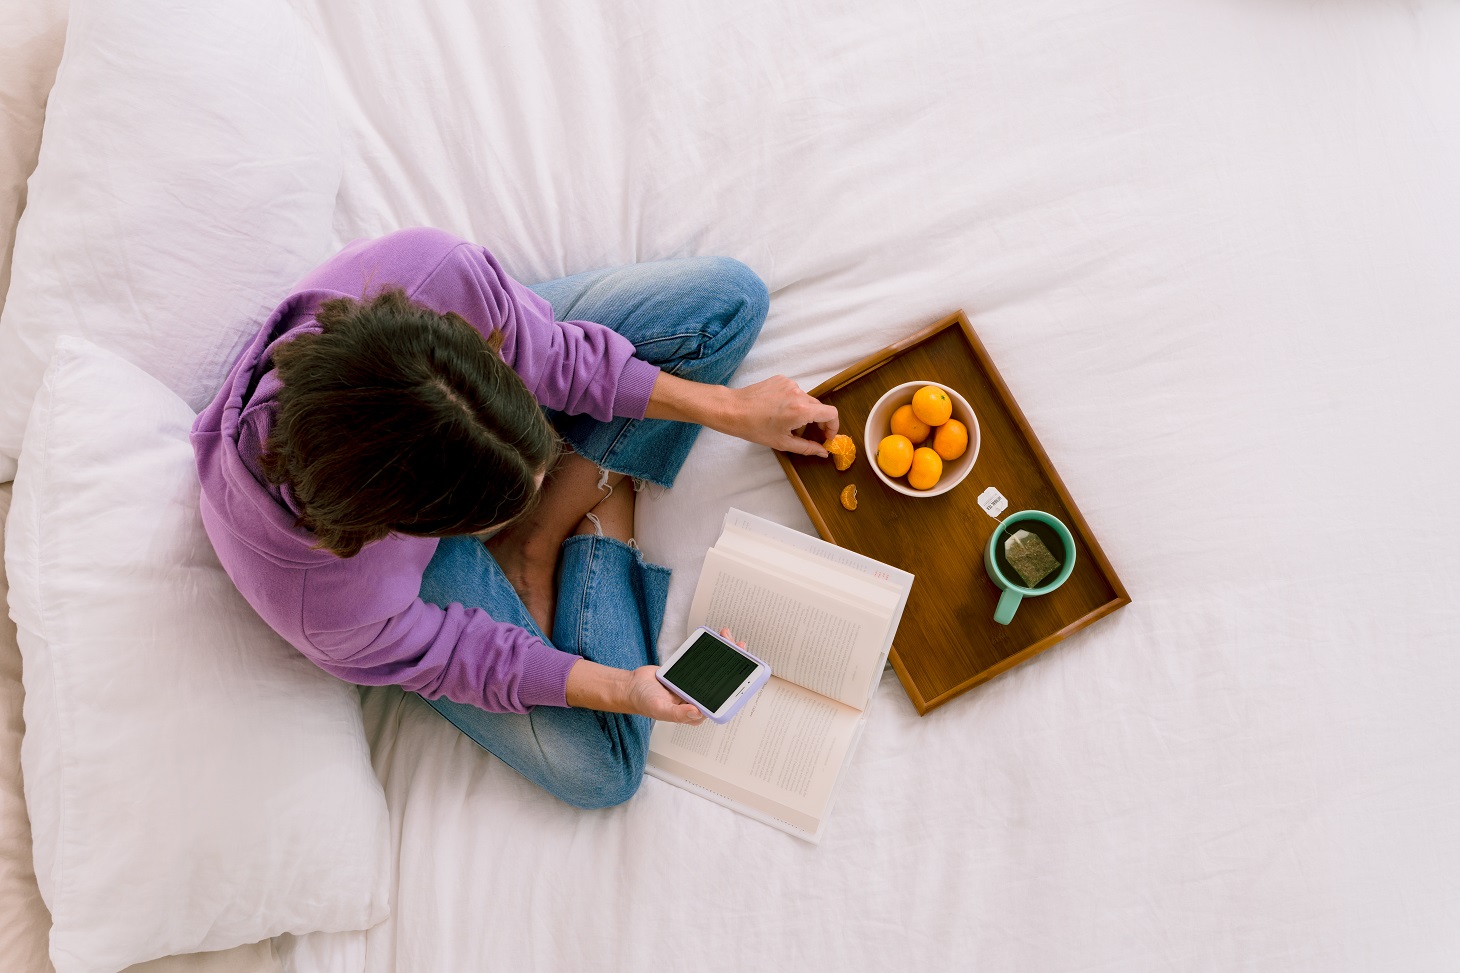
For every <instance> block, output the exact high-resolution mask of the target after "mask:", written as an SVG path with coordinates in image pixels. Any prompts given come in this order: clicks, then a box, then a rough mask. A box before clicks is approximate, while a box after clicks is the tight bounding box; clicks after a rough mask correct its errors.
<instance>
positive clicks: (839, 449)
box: [826, 435, 857, 470]
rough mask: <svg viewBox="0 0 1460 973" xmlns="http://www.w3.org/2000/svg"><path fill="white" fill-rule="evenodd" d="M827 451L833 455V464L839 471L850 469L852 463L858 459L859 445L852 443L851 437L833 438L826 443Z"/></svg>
mask: <svg viewBox="0 0 1460 973" xmlns="http://www.w3.org/2000/svg"><path fill="white" fill-rule="evenodd" d="M826 451H827V452H828V453H830V454H831V458H832V462H834V463H835V464H836V468H837V469H839V470H845V469H849V468H850V467H851V465H852V461H853V460H855V459H856V458H857V444H856V443H854V442H852V437H851V436H843V435H836V436H832V437H831V438H830V439H829V440H827V442H826Z"/></svg>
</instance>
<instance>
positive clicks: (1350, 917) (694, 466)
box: [291, 0, 1460, 973]
mask: <svg viewBox="0 0 1460 973" xmlns="http://www.w3.org/2000/svg"><path fill="white" fill-rule="evenodd" d="M304 9H305V11H306V14H307V16H308V17H309V18H310V20H311V22H312V23H313V25H314V27H315V30H316V31H317V33H318V35H319V37H320V40H321V43H322V45H323V47H324V49H325V52H326V55H325V56H326V62H327V66H328V69H329V71H330V73H331V76H332V78H333V82H334V93H335V95H336V97H337V98H338V99H339V101H340V104H341V105H342V109H343V114H344V117H345V120H346V121H345V127H346V131H347V135H346V140H347V160H346V168H345V175H344V180H343V184H342V189H341V194H340V204H339V208H338V210H337V214H336V220H335V224H336V235H337V240H338V242H343V241H345V240H347V239H349V238H351V237H354V236H358V235H364V234H374V233H378V232H381V231H384V230H388V229H391V228H393V227H396V226H401V225H407V224H412V223H430V224H436V225H440V226H445V227H447V228H450V229H452V230H455V231H458V232H461V233H464V234H466V235H468V236H471V237H474V238H475V239H477V240H480V241H482V242H483V243H485V244H487V245H489V246H491V247H492V248H493V249H494V250H495V251H496V252H497V253H498V254H499V255H500V256H501V257H502V258H503V260H504V262H505V264H506V265H507V267H508V268H509V270H511V271H512V272H513V273H515V274H517V275H518V276H520V277H522V278H525V279H528V280H532V279H537V278H545V277H551V276H557V275H561V274H565V273H570V272H575V271H579V270H584V269H588V268H591V267H594V266H599V265H603V264H616V263H623V262H628V261H635V260H653V259H658V258H663V257H671V256H678V255H682V254H689V253H724V254H729V255H731V256H735V257H738V258H740V259H741V260H744V261H746V262H747V263H748V264H750V265H751V266H752V267H753V268H755V269H756V270H757V271H758V272H759V273H760V274H761V275H762V276H763V277H764V278H765V279H766V281H767V283H768V284H769V286H770V288H771V291H772V304H771V315H770V319H769V322H768V324H767V326H766V329H765V332H764V336H763V338H762V340H761V342H760V343H759V344H758V345H757V347H756V348H755V349H754V351H752V353H751V355H750V357H749V359H748V360H747V362H746V365H745V367H744V368H743V369H742V371H741V373H740V374H739V375H738V376H737V382H739V383H748V382H752V381H755V380H757V379H760V378H763V377H765V376H767V375H771V374H774V373H776V372H786V373H789V374H791V375H792V376H793V377H795V378H796V379H798V380H799V381H801V382H802V383H803V385H805V386H808V387H809V386H810V385H812V384H814V383H816V382H818V381H820V380H821V379H823V378H825V377H827V376H828V375H830V374H832V373H833V372H835V371H838V370H840V369H841V368H842V367H844V366H845V365H847V364H849V363H850V362H852V361H854V360H856V359H857V358H859V357H861V356H863V355H865V354H868V353H870V352H871V351H873V350H875V349H876V348H878V347H880V346H882V345H884V344H887V343H889V342H890V341H892V340H894V339H896V338H898V337H901V336H903V335H906V334H908V333H910V332H911V331H912V330H914V329H916V328H918V327H921V326H922V325H924V324H926V323H929V322H931V321H932V320H934V319H935V318H937V317H939V316H941V315H943V314H944V313H946V312H947V311H949V310H950V309H952V308H956V307H963V308H966V309H967V310H968V312H969V314H970V316H971V318H972V320H973V323H974V326H975V328H976V329H977V330H978V332H979V334H980V336H981V337H982V338H983V340H984V342H985V343H986V344H987V346H988V348H989V350H990V352H991V353H992V355H993V356H994V359H995V361H996V362H997V364H998V365H999V367H1000V369H1001V370H1002V372H1003V375H1004V377H1005V378H1006V380H1007V381H1008V383H1009V385H1010V387H1011V389H1012V390H1013V393H1014V395H1015V396H1016V397H1017V398H1018V400H1019V402H1020V404H1021V405H1022V406H1023V408H1024V410H1025V412H1026V413H1027V414H1028V416H1029V419H1030V421H1031V422H1032V424H1033V426H1034V428H1035V430H1036V432H1037V433H1038V435H1039V436H1040V438H1041V440H1042V442H1043V443H1044V445H1045V447H1046V448H1047V450H1048V452H1049V454H1050V456H1051V458H1052V459H1053V461H1054V463H1055V465H1056V467H1057V468H1058V469H1059V471H1060V473H1061V474H1062V476H1063V477H1064V479H1065V481H1066V483H1067V484H1068V486H1069V488H1070V491H1071V493H1072V494H1073V495H1074V497H1075V500H1076V502H1077V503H1078V504H1079V506H1080V508H1081V509H1082V511H1083V512H1084V513H1085V515H1086V517H1087V518H1088V519H1089V522H1090V524H1091V526H1092V528H1093V529H1094V531H1095V532H1096V533H1097V535H1098V536H1099V537H1100V539H1101V542H1102V544H1103V545H1104V547H1105V550H1106V551H1107V553H1108V554H1109V556H1110V559H1111V561H1112V562H1113V563H1114V565H1115V566H1116V568H1117V570H1118V571H1119V572H1120V574H1121V576H1122V578H1123V580H1124V581H1125V582H1126V584H1127V585H1128V587H1129V589H1130V591H1131V594H1132V596H1133V597H1134V603H1133V604H1132V605H1131V606H1130V607H1128V608H1126V609H1124V610H1122V611H1120V612H1118V613H1117V614H1115V615H1114V616H1112V617H1110V618H1108V619H1106V620H1104V621H1101V622H1099V623H1097V624H1096V625H1095V626H1093V627H1092V628H1090V629H1088V630H1086V631H1085V632H1083V633H1081V634H1079V635H1078V636H1076V637H1074V638H1072V639H1070V640H1069V641H1067V642H1066V643H1064V644H1062V645H1060V646H1059V647H1057V648H1055V649H1054V650H1052V651H1050V652H1048V653H1046V654H1044V655H1042V656H1040V657H1038V658H1037V659H1035V660H1034V661H1032V662H1031V663H1029V664H1027V665H1025V666H1023V667H1021V668H1019V669H1017V670H1015V671H1013V672H1011V673H1009V674H1007V675H1005V676H1002V677H1000V678H999V679H997V680H995V681H993V682H991V683H989V684H987V685H986V686H984V687H982V688H980V689H978V690H976V691H974V692H972V693H970V694H968V695H967V696H965V697H963V698H960V699H958V700H956V701H955V702H953V703H951V704H949V705H948V706H946V707H944V708H942V709H940V710H938V711H936V712H934V713H933V714H931V715H929V716H928V717H926V718H921V719H920V718H919V717H918V716H917V715H916V714H915V712H914V710H913V708H912V706H911V705H910V704H909V703H908V702H907V700H906V698H905V696H904V695H903V692H902V689H901V687H900V686H899V685H898V683H897V682H896V680H895V679H894V678H893V677H892V676H891V674H888V676H887V677H886V678H885V679H884V682H883V686H882V690H881V693H880V695H879V696H878V698H877V700H876V702H875V704H874V710H873V713H872V717H871V720H870V723H869V726H868V729H867V732H866V735H865V737H864V738H863V741H862V744H861V748H860V750H859V752H858V754H857V756H856V759H855V762H854V764H853V766H852V767H851V770H850V773H849V775H848V778H847V781H846V784H845V787H844V790H843V792H842V793H841V795H840V797H839V799H838V804H837V806H836V808H835V810H834V811H833V813H832V817H831V820H830V823H829V825H828V827H827V830H826V837H825V839H824V841H823V843H822V845H821V846H820V847H819V848H812V847H810V846H807V845H805V844H802V843H800V842H797V841H795V840H794V839H791V838H788V837H786V836H785V835H782V834H779V833H777V832H774V831H771V830H770V829H767V828H764V827H762V826H760V825H758V824H756V823H754V822H752V821H749V820H747V819H745V818H742V817H738V816H736V815H735V814H733V813H731V812H729V811H726V810H723V809H721V808H719V807H716V806H714V805H711V804H709V803H708V802H705V801H702V800H699V799H698V798H696V797H694V796H692V795H689V794H687V793H684V792H681V791H678V790H676V789H674V788H672V787H669V786H667V785H664V784H662V783H660V782H658V781H655V780H649V781H646V782H645V784H644V787H643V789H642V791H641V792H640V794H639V795H638V796H637V797H636V798H635V799H634V800H633V801H632V802H631V803H630V804H628V805H627V806H625V807H623V808H620V809H617V810H613V811H609V812H605V813H580V812H576V811H573V810H571V809H569V808H567V807H565V806H563V805H560V804H557V803H555V802H554V801H553V800H552V799H550V798H548V797H546V796H545V795H543V794H541V793H538V792H537V791H535V790H534V789H533V788H532V787H530V786H529V785H527V784H525V783H524V782H522V781H521V780H519V779H518V778H516V777H515V775H513V774H512V773H511V772H510V771H508V770H506V769H505V768H504V767H503V766H502V765H501V764H500V763H499V762H497V761H496V760H495V759H493V758H490V757H487V756H485V755H483V754H482V753H481V752H480V751H478V750H477V749H476V748H475V747H474V746H473V745H472V744H471V743H469V742H468V741H466V740H464V739H462V738H461V737H460V736H459V735H458V734H457V733H456V732H455V731H454V730H452V729H451V728H450V727H448V726H446V725H445V724H444V722H443V721H441V720H440V719H439V718H438V717H436V716H435V714H433V713H432V712H430V711H429V710H428V709H427V708H426V707H425V706H423V705H422V704H420V702H419V701H417V700H415V699H410V698H403V697H401V696H400V695H399V694H397V693H394V692H391V691H384V692H372V693H371V694H370V695H369V696H368V698H367V703H366V715H367V726H369V727H371V728H372V733H373V740H374V745H375V757H376V766H377V769H378V770H379V772H380V774H381V776H382V779H383V780H384V782H385V786H386V793H387V797H388V799H389V802H390V805H391V809H392V813H393V815H394V823H395V829H396V848H397V856H396V868H397V870H398V874H397V887H396V897H395V901H394V915H393V917H392V918H391V919H390V920H389V921H387V922H386V923H384V924H383V925H381V926H379V927H377V928H375V929H373V930H371V931H370V932H369V933H367V934H360V935H356V936H353V937H346V938H343V939H334V940H331V939H328V938H325V937H316V938H313V939H306V940H305V941H303V942H301V943H299V944H295V945H297V947H298V948H297V949H296V950H295V951H294V953H293V955H292V957H291V962H292V963H293V965H294V967H295V968H296V969H299V970H311V971H312V970H362V969H363V970H369V971H385V970H397V971H401V973H406V971H410V973H416V971H423V973H424V971H440V970H468V969H472V970H475V969H504V970H507V969H511V970H519V969H543V970H546V969H623V970H670V969H707V970H727V971H729V970H750V969H771V968H775V969H836V970H846V969H855V970H881V969H892V968H898V969H902V968H919V967H922V968H929V969H950V968H963V969H975V968H977V969H987V970H1015V969H1018V970H1031V971H1033V970H1039V971H1077V970H1078V971H1095V970H1109V971H1122V973H1124V971H1131V970H1170V969H1206V970H1231V969H1239V968H1240V969H1268V970H1321V971H1325V973H1327V971H1335V970H1375V969H1406V970H1420V969H1441V968H1447V967H1449V966H1451V965H1452V964H1453V961H1454V959H1455V957H1456V956H1457V955H1460V883H1457V882H1456V880H1455V875H1456V874H1460V817H1457V816H1456V814H1455V813H1454V809H1455V806H1456V802H1457V801H1460V748H1457V745H1456V742H1455V741H1456V740H1457V739H1460V715H1457V714H1460V708H1457V706H1456V705H1455V698H1456V696H1457V694H1460V658H1457V649H1460V553H1457V546H1460V517H1457V514H1456V509H1457V508H1456V507H1455V505H1454V503H1453V498H1454V496H1455V494H1456V477H1457V473H1460V464H1457V461H1456V459H1455V452H1454V446H1453V444H1454V443H1455V442H1456V441H1457V439H1460V406H1457V399H1456V396H1457V392H1460V387H1457V386H1460V382H1457V378H1460V283H1457V274H1456V271H1455V267H1456V263H1457V258H1460V193H1457V192H1456V188H1455V187H1456V182H1455V173H1456V172H1460V99H1457V98H1456V93H1457V92H1460V9H1457V8H1456V7H1455V6H1454V5H1452V4H1418V3H1416V4H1266V5H1263V4H1226V5H1218V4H1192V3H1168V2H1157V0H1128V2H1113V0H1104V2H1100V3H1095V4H1090V3H1075V2H1070V0H1044V2H1035V3H1027V4H1014V5H1010V4H986V3H976V4H969V3H963V2H951V0H950V2H920V3H906V4H895V3H884V4H877V5H869V4H859V5H845V4H835V3H829V2H820V3H812V4H786V5H775V4H763V5H757V6H754V7H743V6H737V5H722V4H712V3H689V4H673V3H658V4H655V3H650V4H633V5H617V6H611V7H609V8H606V9H598V10H590V9H587V8H584V7H581V6H579V5H574V4H569V3H549V4H535V5H516V4H501V5H482V4H476V3H472V2H469V0H440V2H433V3H425V2H419V0H417V2H399V0H390V2H387V0H371V2H368V3H366V4H364V5H363V6H360V5H351V6H350V7H349V8H348V9H345V8H342V7H339V6H338V5H331V4H325V3H317V4H305V6H304ZM732 504H733V505H736V506H739V507H742V508H744V509H747V510H751V511H754V512H756V513H758V514H761V515H764V516H769V517H773V518H775V519H778V520H780V521H782V522H784V523H788V524H792V525H795V526H798V527H800V528H802V529H805V530H809V529H810V525H809V522H808V521H807V519H806V517H805V516H804V514H803V513H802V511H801V509H800V506H799V504H798V502H797V501H796V499H795V496H794V495H793V493H792V491H791V490H790V488H789V487H788V486H787V485H786V483H785V482H784V480H783V478H782V475H781V473H780V471H779V470H778V468H777V467H776V464H775V463H774V461H773V459H772V457H771V456H770V455H769V454H768V453H766V452H765V451H764V450H760V449H756V448H753V447H750V446H747V445H745V444H742V443H739V442H734V441H731V440H728V439H726V438H724V437H721V436H718V435H715V434H707V435H705V436H704V437H703V438H702V440H701V441H700V443H699V445H698V446H697V447H696V449H695V452H694V454H693V455H692V457H691V459H690V463H689V467H688V469H687V470H686V471H685V473H684V474H683V475H682V476H681V478H680V481H679V482H678V483H677V484H676V486H675V487H674V489H673V490H671V491H669V492H667V493H663V494H662V495H660V494H656V495H653V496H650V497H648V498H647V499H646V500H644V501H643V502H642V503H641V507H640V511H641V513H640V521H639V523H640V527H639V536H640V540H641V542H642V543H643V546H644V547H645V549H646V550H647V551H648V553H649V554H650V555H651V556H652V557H653V558H655V559H657V560H659V561H661V562H663V563H666V564H668V565H670V566H671V567H673V568H674V570H675V577H674V585H673V588H672V591H671V596H670V604H669V612H668V617H667V619H666V624H665V633H666V634H665V639H666V640H667V641H675V640H677V639H678V637H679V635H680V632H681V631H682V627H683V619H684V616H685V612H686V609H687V605H688V600H689V595H690V593H691V591H692V589H693V586H694V582H695V579H696V577H697V573H698V569H699V564H700V561H701V559H702V557H703V552H704V550H705V549H706V548H707V547H708V546H709V545H710V544H711V543H713V541H714V539H715V536H716V534H717V531H718V528H719V524H720V521H721V517H722V515H723V513H724V511H725V510H726V509H727V508H728V507H729V506H731V505H732ZM957 529H958V526H957V525H952V524H951V525H949V530H951V531H956V530H957ZM950 595H955V596H956V593H950Z"/></svg>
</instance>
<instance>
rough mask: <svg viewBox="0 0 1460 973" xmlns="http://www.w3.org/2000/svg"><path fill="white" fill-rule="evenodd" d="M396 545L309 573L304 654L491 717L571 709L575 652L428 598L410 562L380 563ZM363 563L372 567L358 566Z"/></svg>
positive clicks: (364, 681)
mask: <svg viewBox="0 0 1460 973" xmlns="http://www.w3.org/2000/svg"><path fill="white" fill-rule="evenodd" d="M392 540H393V539H386V540H384V541H379V542H377V544H376V545H372V547H373V548H375V550H373V551H372V549H371V547H367V548H366V550H365V551H362V552H361V553H360V554H359V555H357V556H356V558H351V559H349V560H340V561H337V562H335V563H334V564H327V565H320V566H317V567H314V568H311V569H310V570H309V571H308V572H307V576H306V578H305V582H304V585H303V591H302V592H301V604H300V619H301V622H302V625H301V627H302V632H303V636H304V642H305V644H303V645H299V646H298V648H299V649H300V651H302V652H304V654H305V655H307V656H309V657H310V659H312V660H313V661H314V662H315V664H316V665H318V666H319V667H320V668H321V669H324V670H325V671H326V672H329V673H331V674H332V675H334V676H336V677H338V678H340V679H343V680H345V681H346V682H352V683H356V684H359V685H366V686H382V685H395V686H401V687H403V688H404V689H407V690H409V691H411V692H417V693H420V694H421V695H422V696H425V697H426V698H428V699H437V698H439V697H443V696H444V697H446V698H447V699H450V700H454V701H455V702H458V703H468V704H470V705H472V706H477V707H480V708H481V709H484V710H489V711H492V712H498V713H503V712H507V713H522V712H526V711H527V710H528V709H530V708H532V707H533V706H540V705H546V706H566V705H567V684H568V670H569V669H571V668H572V667H573V664H574V663H575V662H577V661H578V659H579V658H580V657H579V656H576V655H572V654H570V653H567V652H562V651H559V650H558V649H555V648H553V647H552V646H550V645H548V644H547V643H546V642H544V641H543V640H542V639H540V638H538V637H537V636H536V635H533V634H532V633H531V632H529V631H527V630H526V629H524V628H521V627H519V626H517V625H512V624H508V623H506V622H500V621H496V620H494V619H492V618H491V617H489V616H488V615H487V613H486V612H484V611H482V610H481V609H479V608H465V607H463V606H462V605H460V604H458V603H453V604H451V605H449V606H448V607H446V608H442V607H440V606H439V605H434V604H431V603H429V602H425V601H422V600H421V599H420V598H419V597H417V596H416V591H417V589H418V588H419V587H420V577H421V571H420V570H413V567H414V566H413V565H411V564H409V563H403V562H405V561H409V560H413V559H411V558H409V557H406V558H397V559H396V564H395V565H393V566H391V567H383V562H384V561H385V560H386V559H388V558H390V557H392V556H393V555H392V554H391V553H390V552H388V551H385V550H382V549H381V548H385V547H390V546H392ZM432 546H433V547H434V545H432ZM396 553H397V554H399V553H400V552H396ZM371 555H374V556H371ZM382 555H384V557H382ZM361 557H368V558H369V561H370V562H372V563H365V564H354V563H352V562H354V561H355V560H356V559H357V558H361ZM428 559H429V557H428ZM360 568H364V569H365V570H359V569H360Z"/></svg>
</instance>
